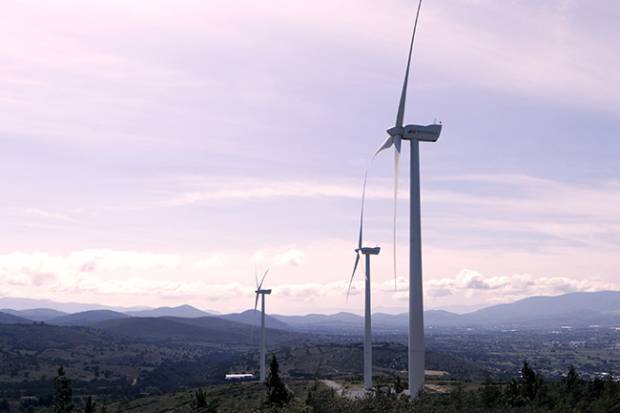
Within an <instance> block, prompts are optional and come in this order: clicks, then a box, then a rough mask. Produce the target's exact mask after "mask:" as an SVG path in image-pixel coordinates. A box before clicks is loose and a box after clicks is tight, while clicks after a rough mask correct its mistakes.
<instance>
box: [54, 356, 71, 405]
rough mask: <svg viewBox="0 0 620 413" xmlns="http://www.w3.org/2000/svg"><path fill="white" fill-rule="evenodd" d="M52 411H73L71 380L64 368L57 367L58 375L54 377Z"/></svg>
mask: <svg viewBox="0 0 620 413" xmlns="http://www.w3.org/2000/svg"><path fill="white" fill-rule="evenodd" d="M54 390H55V393H54V413H70V412H72V411H73V408H74V405H73V402H72V396H73V390H72V389H71V380H69V378H67V376H66V375H65V369H64V368H63V367H62V366H60V367H59V368H58V376H57V377H56V378H55V379H54Z"/></svg>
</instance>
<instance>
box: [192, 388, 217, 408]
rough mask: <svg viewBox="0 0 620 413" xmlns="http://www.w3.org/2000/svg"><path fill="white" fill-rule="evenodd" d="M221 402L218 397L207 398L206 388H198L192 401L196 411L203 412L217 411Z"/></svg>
mask: <svg viewBox="0 0 620 413" xmlns="http://www.w3.org/2000/svg"><path fill="white" fill-rule="evenodd" d="M219 405H220V403H219V401H218V400H217V399H215V400H211V401H209V400H207V393H205V391H204V390H202V389H198V390H196V393H194V402H193V403H192V407H193V408H194V410H195V411H197V412H201V413H217V408H218V407H219Z"/></svg>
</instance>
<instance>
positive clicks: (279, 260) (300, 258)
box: [274, 249, 305, 267]
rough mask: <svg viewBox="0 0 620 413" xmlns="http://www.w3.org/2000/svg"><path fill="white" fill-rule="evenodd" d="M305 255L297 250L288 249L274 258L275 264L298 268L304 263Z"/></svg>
mask: <svg viewBox="0 0 620 413" xmlns="http://www.w3.org/2000/svg"><path fill="white" fill-rule="evenodd" d="M304 258H305V255H304V253H303V251H300V250H298V249H290V250H288V251H285V252H283V253H281V254H277V255H276V256H275V257H274V260H275V263H276V264H277V265H280V266H293V267H298V266H300V265H302V264H303V263H304Z"/></svg>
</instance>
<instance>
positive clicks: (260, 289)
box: [254, 269, 271, 383]
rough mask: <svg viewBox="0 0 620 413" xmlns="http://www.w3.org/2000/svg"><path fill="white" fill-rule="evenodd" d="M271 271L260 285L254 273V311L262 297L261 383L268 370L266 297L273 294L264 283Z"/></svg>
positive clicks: (265, 275)
mask: <svg viewBox="0 0 620 413" xmlns="http://www.w3.org/2000/svg"><path fill="white" fill-rule="evenodd" d="M268 272H269V269H267V271H265V274H263V278H261V280H260V283H259V282H258V275H257V274H256V271H254V278H255V279H256V291H254V292H255V293H256V300H255V301H254V311H256V308H257V307H258V298H259V296H260V299H261V315H260V376H259V377H260V378H259V381H260V382H261V383H263V382H264V381H265V376H266V369H265V356H266V347H265V295H269V294H271V290H263V282H264V281H265V277H267V273H268Z"/></svg>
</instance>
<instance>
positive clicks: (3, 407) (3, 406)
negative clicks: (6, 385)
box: [0, 399, 11, 412]
mask: <svg viewBox="0 0 620 413" xmlns="http://www.w3.org/2000/svg"><path fill="white" fill-rule="evenodd" d="M10 411H11V405H10V404H9V402H8V400H7V399H2V401H0V412H10Z"/></svg>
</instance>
